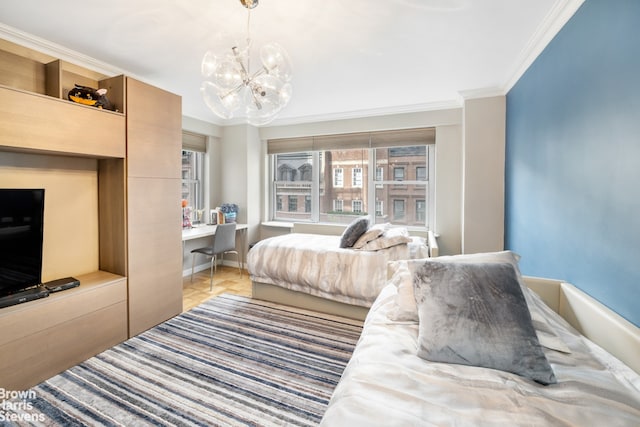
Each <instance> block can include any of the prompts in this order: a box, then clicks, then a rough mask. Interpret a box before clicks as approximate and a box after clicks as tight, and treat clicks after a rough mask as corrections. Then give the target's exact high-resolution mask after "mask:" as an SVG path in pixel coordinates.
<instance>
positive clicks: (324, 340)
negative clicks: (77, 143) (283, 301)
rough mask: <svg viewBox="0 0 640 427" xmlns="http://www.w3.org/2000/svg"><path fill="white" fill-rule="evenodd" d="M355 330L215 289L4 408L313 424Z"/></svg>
mask: <svg viewBox="0 0 640 427" xmlns="http://www.w3.org/2000/svg"><path fill="white" fill-rule="evenodd" d="M361 330H362V322H359V321H356V320H351V319H345V318H341V317H336V316H329V315H323V314H319V313H315V312H311V311H306V310H300V309H294V308H290V307H285V306H279V305H277V304H271V303H268V302H264V301H259V300H252V299H250V298H245V297H240V296H235V295H228V294H225V295H222V296H219V297H217V298H213V299H211V300H209V301H206V302H204V303H203V304H201V305H199V306H198V307H196V308H194V309H192V310H191V311H189V312H186V313H183V314H181V315H179V316H177V317H175V318H173V319H171V320H169V321H167V322H164V323H162V324H160V325H158V326H156V327H155V328H152V329H150V330H148V331H146V332H144V333H143V334H141V335H138V336H137V337H134V338H132V339H130V340H128V341H126V342H124V343H122V344H119V345H117V346H116V347H113V348H111V349H109V350H107V351H105V352H103V353H101V354H99V355H97V356H95V357H93V358H91V359H89V360H87V361H85V362H83V363H81V364H80V365H77V366H75V367H73V368H71V369H69V370H67V371H65V372H63V373H61V374H60V375H57V376H55V377H53V378H51V379H49V380H47V381H45V382H43V383H41V384H39V385H38V386H36V387H34V388H32V389H31V390H30V391H29V393H28V394H29V396H27V397H26V398H25V399H22V400H23V403H25V404H23V405H22V406H23V407H24V410H19V409H18V410H15V411H13V416H14V418H17V417H18V416H19V415H21V416H22V418H20V419H22V420H25V419H27V418H28V417H30V418H32V419H36V420H38V419H39V421H42V422H37V423H35V425H45V426H65V427H67V426H74V425H88V426H97V425H113V426H120V425H122V426H146V425H176V426H192V425H193V426H246V425H248V426H273V425H286V426H290V425H300V426H306V425H317V424H318V423H319V422H320V420H321V418H322V415H323V414H324V411H325V409H326V406H327V403H328V401H329V398H330V397H331V393H332V392H333V389H334V388H335V386H336V384H337V382H338V380H339V379H340V375H341V374H342V371H343V370H344V368H345V366H346V364H347V362H348V360H349V358H350V356H351V353H352V351H353V348H354V346H355V343H356V341H357V340H358V338H359V336H360V332H361ZM31 392H33V393H31ZM16 406H18V405H16ZM18 424H20V425H21V424H22V423H18ZM25 424H27V423H25Z"/></svg>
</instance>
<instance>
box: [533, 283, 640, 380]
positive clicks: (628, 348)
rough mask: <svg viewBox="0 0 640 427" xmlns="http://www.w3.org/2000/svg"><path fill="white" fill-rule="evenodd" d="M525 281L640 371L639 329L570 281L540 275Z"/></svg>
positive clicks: (569, 319)
mask: <svg viewBox="0 0 640 427" xmlns="http://www.w3.org/2000/svg"><path fill="white" fill-rule="evenodd" d="M525 282H526V283H527V286H529V288H530V289H531V290H533V291H534V292H536V293H537V294H538V295H540V297H541V298H542V299H543V301H544V302H545V303H546V304H547V305H548V306H549V307H551V308H552V309H553V310H554V311H555V312H556V313H558V314H560V315H561V316H562V317H563V318H564V319H565V320H566V321H567V322H569V324H570V325H571V326H573V327H574V328H576V329H577V330H578V331H579V332H580V333H581V334H583V335H584V336H586V337H587V338H589V339H590V340H591V341H593V342H595V343H596V344H598V345H599V346H600V347H602V348H604V349H605V350H607V351H608V352H609V353H611V354H613V355H614V356H616V357H617V358H618V359H620V360H622V361H623V362H624V363H625V364H626V365H627V366H629V367H630V368H631V369H633V370H634V371H636V372H638V373H640V328H638V327H637V326H635V325H634V324H632V323H631V322H629V321H628V320H626V319H625V318H623V317H622V316H620V315H619V314H617V313H615V312H614V311H612V310H611V309H609V308H608V307H606V306H605V305H603V304H602V303H600V302H598V301H597V300H595V299H594V298H592V297H590V296H589V295H587V294H585V293H584V292H582V291H581V290H579V289H578V288H576V287H575V286H573V285H571V284H570V283H566V282H563V281H560V280H551V279H542V278H537V277H525Z"/></svg>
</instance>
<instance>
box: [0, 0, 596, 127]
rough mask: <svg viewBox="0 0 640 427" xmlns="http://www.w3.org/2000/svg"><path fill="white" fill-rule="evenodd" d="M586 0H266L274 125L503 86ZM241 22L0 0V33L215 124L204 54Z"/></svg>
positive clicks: (238, 9) (64, 0)
mask: <svg viewBox="0 0 640 427" xmlns="http://www.w3.org/2000/svg"><path fill="white" fill-rule="evenodd" d="M582 1H583V0H319V1H315V2H313V1H309V0H306V1H305V0H261V1H260V4H259V6H258V7H257V8H255V9H253V10H252V11H251V39H252V41H253V46H254V48H256V47H257V48H259V47H260V46H261V45H263V44H264V43H267V42H269V41H277V42H279V43H280V44H281V45H282V46H284V47H285V49H286V50H287V51H288V53H289V56H290V57H291V61H292V63H293V67H294V76H293V81H292V85H293V97H292V100H291V102H290V103H289V105H288V106H287V107H286V109H285V110H283V111H282V112H281V113H280V115H279V118H278V119H277V120H276V121H275V122H274V123H273V124H285V123H297V122H305V121H314V120H326V119H335V118H341V117H354V116H363V115H375V114H389V113H396V112H404V111H420V110H426V109H433V108H442V107H447V106H453V105H459V102H460V96H461V94H464V95H465V96H471V95H472V94H473V93H486V94H496V93H503V94H504V93H506V90H508V89H509V88H510V87H511V85H512V84H513V83H514V82H515V81H516V80H517V78H519V76H520V75H521V74H522V72H523V71H524V70H525V69H526V67H527V66H528V65H529V64H530V63H531V61H532V60H533V59H534V58H535V56H537V54H539V52H540V51H541V50H542V48H544V46H545V45H546V44H547V43H548V42H549V40H550V39H551V38H552V37H553V35H555V34H556V33H557V31H558V30H559V29H560V28H561V27H562V25H564V23H565V22H566V21H567V20H568V19H569V18H570V17H571V15H572V14H573V13H574V12H575V10H577V8H578V7H579V6H580V4H581V3H582ZM246 29H247V9H245V8H244V7H243V6H242V5H241V4H240V2H239V0H56V1H51V0H2V2H0V37H3V38H7V39H9V40H12V41H15V42H18V43H20V44H25V45H28V46H30V47H34V46H36V47H39V48H44V49H45V50H48V51H49V53H54V54H55V55H56V56H58V57H61V58H63V59H66V60H69V61H72V62H76V63H80V64H81V65H85V66H89V67H91V68H95V69H98V70H99V71H103V72H107V73H112V74H121V73H125V74H127V75H130V76H133V77H136V78H138V79H140V80H143V81H145V82H148V83H150V84H153V85H156V86H159V87H161V88H163V89H166V90H168V91H171V92H174V93H176V94H179V95H181V96H182V99H183V114H184V115H185V116H190V117H193V118H197V119H201V120H205V121H208V122H213V123H217V124H224V122H223V121H221V120H220V119H218V118H217V117H216V116H214V115H213V113H211V112H210V111H209V110H208V109H207V108H206V106H205V105H204V102H203V101H202V98H201V95H200V84H201V80H202V79H201V76H200V62H201V60H202V55H203V54H204V52H205V51H206V50H207V49H211V48H217V49H218V50H219V49H223V48H224V49H226V48H230V47H231V45H232V43H233V41H234V40H239V41H244V39H245V38H246ZM254 50H257V49H254Z"/></svg>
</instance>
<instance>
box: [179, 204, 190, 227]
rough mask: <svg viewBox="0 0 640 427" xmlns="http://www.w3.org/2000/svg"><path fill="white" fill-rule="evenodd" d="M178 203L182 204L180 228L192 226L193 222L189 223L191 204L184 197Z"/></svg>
mask: <svg viewBox="0 0 640 427" xmlns="http://www.w3.org/2000/svg"><path fill="white" fill-rule="evenodd" d="M180 205H181V206H182V228H192V227H193V224H192V223H191V206H189V202H188V201H187V200H185V199H182V202H181V203H180Z"/></svg>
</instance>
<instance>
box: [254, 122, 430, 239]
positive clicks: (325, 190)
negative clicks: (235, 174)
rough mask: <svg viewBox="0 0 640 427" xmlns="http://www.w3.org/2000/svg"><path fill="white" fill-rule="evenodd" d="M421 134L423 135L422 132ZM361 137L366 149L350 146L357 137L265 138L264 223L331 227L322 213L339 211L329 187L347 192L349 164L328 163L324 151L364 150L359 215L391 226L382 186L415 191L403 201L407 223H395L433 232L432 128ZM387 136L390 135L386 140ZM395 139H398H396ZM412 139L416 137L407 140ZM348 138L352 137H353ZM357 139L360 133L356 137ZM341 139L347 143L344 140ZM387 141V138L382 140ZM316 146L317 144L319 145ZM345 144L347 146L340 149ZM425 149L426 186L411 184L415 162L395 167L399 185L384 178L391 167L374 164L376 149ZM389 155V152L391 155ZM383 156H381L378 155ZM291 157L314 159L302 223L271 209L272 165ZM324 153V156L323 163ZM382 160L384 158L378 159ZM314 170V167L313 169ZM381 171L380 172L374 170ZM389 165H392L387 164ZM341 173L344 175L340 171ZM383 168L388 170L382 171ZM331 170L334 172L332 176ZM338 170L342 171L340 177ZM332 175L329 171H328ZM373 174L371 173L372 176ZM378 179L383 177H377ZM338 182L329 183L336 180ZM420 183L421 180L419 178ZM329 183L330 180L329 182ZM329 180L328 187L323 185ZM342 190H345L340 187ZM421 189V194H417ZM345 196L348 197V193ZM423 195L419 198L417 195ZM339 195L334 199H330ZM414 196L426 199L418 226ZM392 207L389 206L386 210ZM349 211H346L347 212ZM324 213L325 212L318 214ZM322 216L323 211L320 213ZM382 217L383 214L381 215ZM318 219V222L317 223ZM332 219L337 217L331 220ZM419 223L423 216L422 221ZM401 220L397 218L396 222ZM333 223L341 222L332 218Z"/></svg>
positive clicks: (273, 194)
mask: <svg viewBox="0 0 640 427" xmlns="http://www.w3.org/2000/svg"><path fill="white" fill-rule="evenodd" d="M425 132H426V133H425ZM363 134H366V135H367V140H368V141H369V146H368V149H367V148H366V147H364V146H362V145H358V144H352V142H353V140H354V138H355V136H353V135H356V136H358V135H357V134H341V135H329V136H320V137H318V136H302V137H294V138H282V139H268V140H267V154H266V155H267V156H268V159H267V160H268V162H267V164H268V171H265V173H267V174H268V178H267V180H268V182H269V184H270V185H269V186H268V187H267V188H268V191H269V195H268V197H266V198H265V200H266V202H267V206H265V213H267V217H268V219H267V220H269V221H274V222H278V221H281V222H285V223H287V222H289V223H290V222H310V223H321V222H324V221H328V222H331V223H334V222H336V221H335V220H334V219H331V218H328V219H327V218H325V216H326V215H327V214H329V215H330V214H331V212H332V211H331V209H328V208H329V207H339V206H336V205H335V200H331V196H330V191H331V190H330V189H331V186H332V184H338V185H340V184H341V183H342V187H338V189H340V191H342V190H343V189H345V191H347V192H349V188H350V183H348V182H344V179H345V177H344V174H345V172H346V173H349V174H350V175H352V177H353V174H352V173H350V172H351V169H352V166H351V165H341V164H339V163H338V164H336V163H335V160H332V159H331V158H330V157H328V153H329V152H333V151H345V150H347V151H349V150H365V151H368V153H369V160H368V163H367V160H366V155H365V161H364V163H363V164H362V169H363V177H362V183H363V193H362V194H363V205H362V206H363V211H364V213H365V215H367V216H369V217H370V218H371V220H372V221H377V222H381V221H391V222H392V223H393V222H394V220H391V217H392V211H393V209H389V203H392V202H391V199H388V200H387V198H389V193H388V192H387V190H386V189H385V187H386V186H392V187H395V188H391V187H388V188H391V191H396V192H397V191H401V192H411V191H413V192H414V193H415V190H418V193H419V194H414V196H413V197H410V198H408V199H407V200H406V203H405V209H404V218H405V219H406V221H409V223H406V222H404V221H399V222H400V223H404V224H406V225H407V226H409V227H426V228H432V227H433V226H434V219H435V197H434V196H435V188H436V182H435V128H416V129H408V130H398V131H377V132H376V131H374V132H365V133H363ZM369 135H371V138H376V137H377V135H380V137H381V138H382V139H384V141H382V142H383V143H382V144H380V141H381V140H378V143H377V144H375V141H374V139H368V138H369ZM389 135H391V136H389ZM399 135H400V136H399ZM405 135H408V138H406V139H405ZM412 135H413V136H415V138H412ZM352 136H353V137H352ZM359 136H362V134H359ZM327 138H328V139H329V140H330V142H331V141H333V145H332V146H330V147H328V146H327V145H326V144H325V143H326V140H325V139H327ZM344 138H346V140H345V139H344ZM385 138H386V139H385ZM318 141H319V143H318ZM345 144H346V145H345ZM420 146H421V147H424V148H426V150H424V149H423V151H422V153H424V155H425V156H426V158H424V160H425V161H424V162H423V164H424V166H425V167H426V170H427V175H428V176H427V180H426V181H418V180H414V178H416V177H414V176H413V175H414V166H416V162H414V161H412V162H411V163H405V164H403V163H400V164H397V166H399V167H404V170H403V171H402V172H399V174H402V177H400V175H397V177H398V179H400V178H402V179H403V180H402V181H395V180H393V176H390V177H387V176H386V175H387V174H393V172H392V168H390V167H388V166H387V165H385V164H384V163H376V161H375V155H377V154H374V153H377V152H376V150H377V149H384V150H393V151H395V150H396V147H397V148H399V149H400V150H402V149H404V148H411V147H420ZM390 152H391V151H389V153H390ZM382 153H385V151H382ZM281 154H282V155H290V154H305V155H307V156H309V157H310V158H311V157H313V163H312V166H313V167H312V174H311V175H312V177H313V183H312V184H311V191H310V192H309V193H308V194H310V195H311V205H312V212H311V214H309V212H306V215H305V217H304V218H291V217H287V216H286V215H282V216H279V215H278V213H277V212H276V209H275V204H276V194H278V191H279V190H278V188H277V187H276V186H275V185H273V183H274V178H275V175H274V172H275V166H276V164H278V163H282V160H279V159H278V157H277V156H278V155H281ZM325 154H327V157H326V158H325ZM381 159H384V158H383V157H381ZM316 165H317V167H316ZM380 165H381V166H382V167H379V166H380ZM389 166H391V165H389ZM417 166H420V163H419V162H418V163H417ZM345 169H346V170H345ZM385 169H386V170H387V171H385ZM334 170H338V172H335V171H334ZM340 170H341V172H340ZM329 171H331V172H329ZM372 171H373V173H371V172H372ZM380 174H382V175H380ZM336 176H337V178H338V179H337V181H338V182H333V181H334V180H336V179H335V178H336ZM376 177H382V178H383V179H384V180H383V181H379V180H376V179H375V178H376ZM340 178H342V180H341V181H342V182H340ZM420 178H422V177H420ZM329 180H330V181H329ZM327 181H329V182H327ZM345 186H346V187H345ZM415 186H419V187H420V188H415ZM422 188H424V191H423V190H422ZM347 194H348V193H347ZM423 194H424V196H422V195H423ZM376 195H377V196H378V197H382V199H380V200H377V199H376ZM327 196H328V197H329V198H330V200H326V197H327ZM335 196H338V195H337V194H336V195H334V198H335ZM416 197H418V198H420V199H425V200H426V207H427V213H426V215H425V216H426V217H427V218H426V219H425V221H424V222H423V221H420V222H419V223H418V222H416V221H415V219H414V216H413V213H414V210H415V209H414V206H412V205H414V200H415V198H416ZM344 200H347V202H351V201H352V200H354V199H353V198H352V197H348V198H347V199H344ZM327 202H329V203H331V205H329V206H328V207H323V206H326V205H325V204H326V203H327ZM391 207H392V205H391ZM347 208H348V207H347ZM323 209H324V210H323ZM344 209H345V207H344V205H343V206H342V212H343V213H344V214H352V212H350V211H348V210H347V211H345V210H344ZM321 211H322V212H321ZM377 213H382V214H383V217H380V216H379V215H377ZM385 214H386V215H385ZM320 218H322V220H320ZM336 219H337V218H336ZM421 219H422V217H421ZM399 220H400V218H399ZM337 222H340V220H339V219H337Z"/></svg>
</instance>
